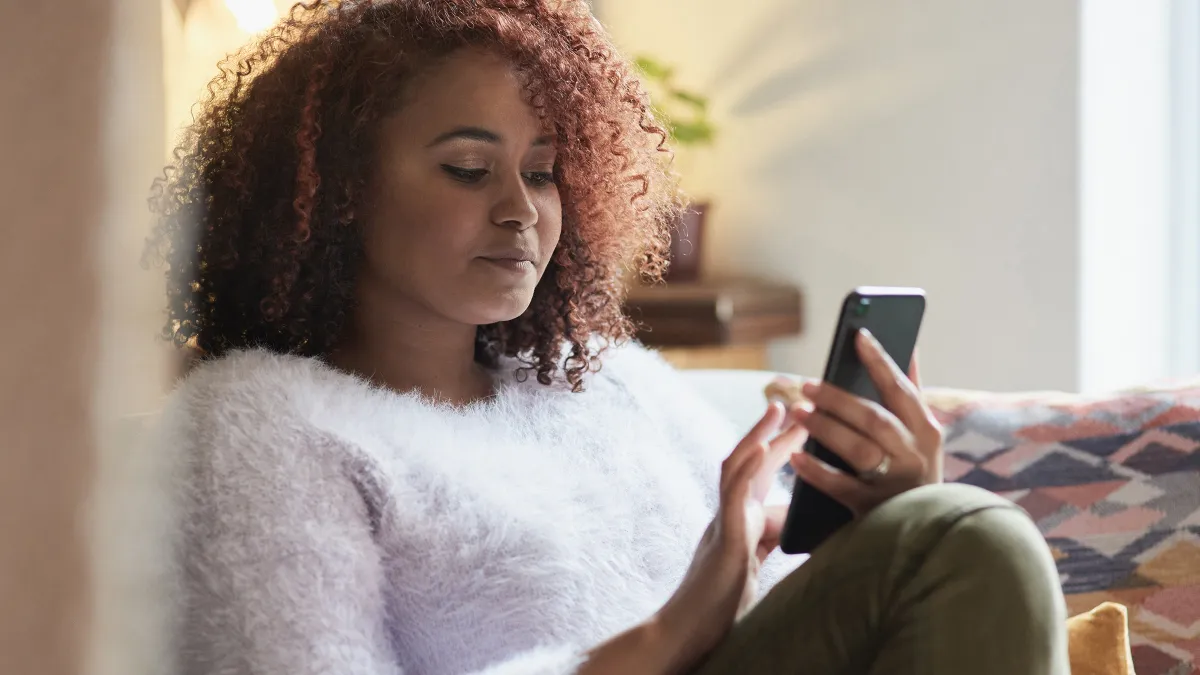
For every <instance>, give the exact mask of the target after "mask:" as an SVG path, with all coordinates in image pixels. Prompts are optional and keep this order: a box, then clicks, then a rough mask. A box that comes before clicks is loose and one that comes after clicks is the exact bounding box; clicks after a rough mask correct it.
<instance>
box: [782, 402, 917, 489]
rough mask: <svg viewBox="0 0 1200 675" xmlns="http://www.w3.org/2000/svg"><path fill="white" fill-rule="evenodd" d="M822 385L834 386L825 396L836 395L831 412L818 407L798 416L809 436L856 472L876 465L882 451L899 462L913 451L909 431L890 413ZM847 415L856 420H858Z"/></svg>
mask: <svg viewBox="0 0 1200 675" xmlns="http://www.w3.org/2000/svg"><path fill="white" fill-rule="evenodd" d="M822 389H831V390H834V392H833V393H831V394H825V396H829V397H830V398H834V399H838V402H837V403H836V404H835V405H834V406H833V407H832V408H831V410H832V411H833V414H830V413H828V412H826V411H825V409H819V410H817V411H816V412H814V413H810V414H808V415H807V416H806V417H801V422H800V423H801V424H803V425H804V426H805V428H807V429H808V433H809V436H811V437H812V438H815V439H816V440H818V441H820V442H821V444H822V445H824V446H825V447H826V448H828V449H829V450H831V451H833V452H834V453H835V454H836V455H837V456H838V457H841V458H842V459H843V460H845V461H846V463H847V464H849V465H850V466H851V467H853V468H854V470H855V471H856V472H858V473H862V472H863V471H869V470H870V469H873V468H875V467H876V466H879V463H880V462H881V461H883V457H884V455H888V456H890V457H892V461H894V462H900V461H901V458H905V457H908V456H909V455H911V454H913V452H914V450H913V446H912V442H911V434H909V432H908V430H907V429H905V428H904V427H903V425H901V424H900V421H899V420H897V419H896V418H895V416H893V415H892V414H891V413H889V412H888V411H886V410H883V409H882V408H880V407H879V406H877V405H875V404H873V403H870V402H869V401H865V400H863V399H860V398H857V397H855V396H851V395H850V394H848V393H846V392H844V391H841V390H839V389H836V388H834V387H822ZM843 399H848V400H843ZM871 406H873V407H871ZM848 408H852V409H848ZM847 418H849V419H850V420H857V424H855V423H854V422H850V421H847ZM856 426H858V427H863V428H856Z"/></svg>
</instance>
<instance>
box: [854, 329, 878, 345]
mask: <svg viewBox="0 0 1200 675" xmlns="http://www.w3.org/2000/svg"><path fill="white" fill-rule="evenodd" d="M858 337H859V339H861V340H863V341H864V342H876V340H875V336H874V335H871V331H869V330H867V329H866V328H859V329H858Z"/></svg>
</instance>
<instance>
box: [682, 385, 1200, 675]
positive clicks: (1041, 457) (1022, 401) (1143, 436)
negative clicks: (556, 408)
mask: <svg viewBox="0 0 1200 675" xmlns="http://www.w3.org/2000/svg"><path fill="white" fill-rule="evenodd" d="M683 373H684V376H685V377H686V378H687V379H688V380H689V381H690V382H691V383H692V384H693V385H694V386H695V387H696V389H697V391H698V392H699V393H700V394H701V395H702V396H703V397H704V398H706V399H707V400H709V401H710V402H711V403H713V404H714V405H715V406H716V407H717V409H718V410H721V411H723V412H724V413H725V414H727V415H729V417H730V419H731V420H732V421H733V422H734V424H735V425H737V426H738V427H740V428H745V429H748V428H749V427H750V425H751V424H752V423H753V422H754V420H755V419H757V417H758V416H759V415H761V414H762V409H763V405H764V403H765V398H764V394H763V391H764V389H765V387H766V385H767V384H768V383H769V382H771V381H772V380H773V379H775V378H776V377H778V376H779V374H777V373H771V372H762V371H737V370H690V371H683ZM793 379H797V380H799V379H800V378H795V377H793ZM926 399H927V402H928V403H929V404H930V406H931V407H932V408H933V410H934V412H935V414H936V415H937V416H938V418H939V420H940V421H941V422H942V425H943V428H944V431H945V439H946V444H945V451H946V479H947V480H953V481H959V482H963V483H969V484H972V485H977V486H980V487H983V488H985V489H988V490H991V491H993V492H996V493H998V494H1000V495H1003V496H1004V497H1006V498H1008V499H1011V500H1013V501H1014V502H1016V503H1017V504H1019V505H1021V506H1022V507H1023V508H1024V509H1025V510H1026V511H1027V512H1028V513H1029V514H1030V516H1031V517H1032V518H1033V519H1034V521H1035V522H1036V523H1037V524H1038V527H1039V528H1040V529H1041V531H1042V533H1043V534H1044V535H1045V537H1046V540H1047V542H1048V544H1049V545H1050V547H1051V550H1052V551H1053V554H1054V557H1055V559H1056V561H1057V562H1058V566H1059V572H1060V575H1061V578H1062V583H1063V590H1064V592H1065V594H1066V598H1067V605H1068V610H1069V611H1070V613H1071V614H1073V615H1078V616H1079V617H1080V622H1079V623H1077V624H1076V625H1075V626H1073V627H1072V630H1073V631H1074V630H1076V629H1081V626H1083V624H1085V623H1087V622H1088V621H1095V622H1100V623H1103V622H1104V621H1107V620H1109V619H1110V618H1112V616H1113V615H1112V614H1111V613H1108V614H1105V613H1104V612H1103V611H1101V615H1100V618H1096V617H1097V615H1095V614H1090V612H1093V610H1096V609H1097V608H1103V609H1107V610H1110V611H1111V610H1113V608H1118V609H1119V611H1120V614H1121V617H1118V618H1119V619H1120V620H1121V621H1122V622H1126V625H1127V627H1128V632H1127V635H1126V634H1125V631H1124V630H1122V636H1121V639H1122V640H1125V639H1127V640H1128V645H1127V646H1126V645H1113V644H1111V642H1112V641H1111V640H1108V641H1107V643H1109V644H1108V647H1109V648H1115V649H1116V650H1117V651H1118V652H1120V651H1125V652H1127V653H1128V654H1129V655H1130V656H1131V657H1132V666H1133V668H1135V669H1136V672H1137V673H1138V674H1139V675H1187V674H1190V673H1196V672H1200V381H1193V382H1178V383H1172V384H1168V385H1163V386H1159V387H1153V388H1143V389H1138V390H1132V391H1122V392H1116V393H1112V394H1108V395H1105V396H1091V397H1085V396H1081V395H1075V394H1067V393H1059V392H1039V393H1028V394H992V393H988V392H971V391H956V390H944V389H943V390H938V389H930V390H928V391H926ZM786 479H787V475H786V471H785V480H786ZM1106 603H1114V604H1106ZM1106 617H1107V618H1106ZM1123 628H1124V626H1123ZM1086 644H1090V643H1088V642H1087V641H1086V640H1082V639H1080V640H1076V637H1075V634H1074V632H1073V633H1072V661H1073V664H1074V663H1075V662H1076V658H1077V657H1080V658H1082V657H1085V656H1087V655H1086V654H1076V650H1077V648H1078V649H1091V648H1092V647H1082V646H1078V645H1086ZM1075 670H1076V673H1079V672H1081V671H1082V670H1083V669H1082V668H1078V667H1076V668H1075ZM1092 672H1112V673H1119V672H1129V671H1128V669H1125V670H1121V669H1116V668H1115V667H1114V668H1113V669H1107V666H1104V667H1101V668H1098V669H1096V670H1095V671H1092Z"/></svg>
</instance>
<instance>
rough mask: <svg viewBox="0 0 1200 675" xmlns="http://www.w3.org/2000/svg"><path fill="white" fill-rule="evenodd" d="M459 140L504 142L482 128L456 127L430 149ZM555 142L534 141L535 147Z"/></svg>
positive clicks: (548, 138)
mask: <svg viewBox="0 0 1200 675" xmlns="http://www.w3.org/2000/svg"><path fill="white" fill-rule="evenodd" d="M457 139H466V140H468V141H480V142H483V143H494V144H499V143H500V142H502V141H503V140H504V139H503V138H501V137H500V134H498V133H496V132H494V131H489V130H487V129H484V128H482V127H456V128H454V129H451V130H450V131H447V132H446V133H444V134H441V135H439V136H438V137H437V138H435V139H433V140H432V141H430V143H429V145H428V147H431V148H432V147H433V146H435V145H441V144H442V143H446V142H449V141H453V140H457ZM553 141H554V137H553V136H550V135H545V136H539V137H538V138H536V139H534V141H533V144H534V146H543V145H550V144H551V143H553Z"/></svg>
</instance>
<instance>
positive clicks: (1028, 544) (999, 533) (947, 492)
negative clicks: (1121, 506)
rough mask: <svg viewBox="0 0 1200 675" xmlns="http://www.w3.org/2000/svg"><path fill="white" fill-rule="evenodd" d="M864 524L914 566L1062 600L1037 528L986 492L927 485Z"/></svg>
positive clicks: (1009, 504)
mask: <svg viewBox="0 0 1200 675" xmlns="http://www.w3.org/2000/svg"><path fill="white" fill-rule="evenodd" d="M864 521H866V522H864V523H863V525H867V526H868V529H872V530H875V531H876V533H881V530H882V531H887V532H889V533H890V534H891V535H892V536H891V537H885V538H888V539H891V540H892V541H893V542H895V544H896V545H897V546H898V547H899V548H900V551H899V553H901V555H902V557H907V558H909V559H910V560H911V561H912V564H920V565H927V564H933V565H937V566H941V567H944V568H946V571H947V572H950V571H953V572H954V574H955V576H958V577H960V578H961V577H964V576H965V577H974V578H978V579H980V580H983V581H985V582H987V583H991V584H994V585H996V586H998V587H1003V586H1010V587H1019V588H1021V589H1025V590H1035V591H1036V592H1038V593H1044V594H1054V595H1058V596H1061V586H1060V584H1059V579H1058V572H1057V569H1056V567H1055V564H1054V560H1053V558H1052V556H1051V554H1050V549H1049V547H1048V546H1047V545H1046V542H1045V539H1044V538H1043V536H1042V534H1041V532H1039V531H1038V529H1037V526H1036V525H1035V524H1034V523H1033V521H1032V520H1031V519H1030V518H1029V516H1028V515H1027V514H1026V513H1025V512H1024V511H1023V510H1022V509H1020V508H1019V507H1017V506H1016V505H1015V504H1013V503H1012V502H1011V501H1009V500H1007V499H1005V498H1003V497H1000V496H999V495H996V494H993V493H991V492H988V491H986V490H983V489H980V488H977V487H973V486H970V485H961V484H940V485H929V486H926V487H923V488H918V489H916V490H911V491H909V492H906V493H904V494H902V495H899V496H897V497H895V498H894V499H892V500H890V501H888V502H886V503H885V504H883V505H881V506H880V507H879V508H877V509H876V510H875V511H873V512H872V513H870V514H868V515H867V517H866V518H865V519H864ZM869 521H875V522H873V523H872V522H869Z"/></svg>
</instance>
